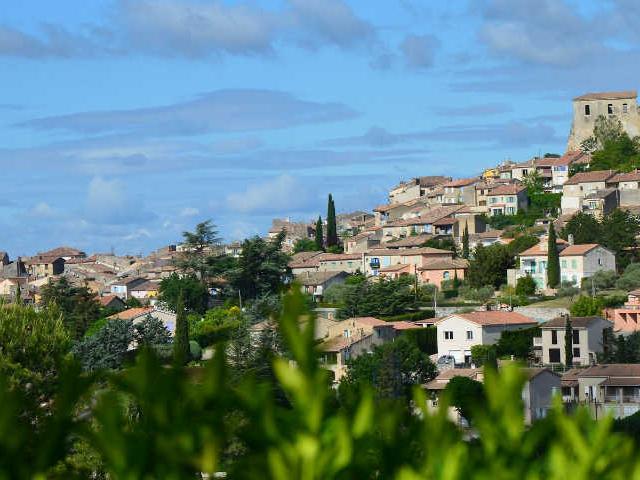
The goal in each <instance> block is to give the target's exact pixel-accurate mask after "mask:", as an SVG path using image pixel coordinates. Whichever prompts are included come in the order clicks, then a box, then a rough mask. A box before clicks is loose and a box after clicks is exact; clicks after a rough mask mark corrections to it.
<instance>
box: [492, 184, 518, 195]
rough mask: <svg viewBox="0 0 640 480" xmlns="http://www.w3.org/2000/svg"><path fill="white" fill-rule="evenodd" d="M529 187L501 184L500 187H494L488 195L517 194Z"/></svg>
mask: <svg viewBox="0 0 640 480" xmlns="http://www.w3.org/2000/svg"><path fill="white" fill-rule="evenodd" d="M526 189H527V188H526V187H524V186H522V185H517V184H506V185H500V186H499V187H495V188H492V189H491V190H489V193H487V196H491V195H517V194H518V193H520V192H522V191H524V190H526Z"/></svg>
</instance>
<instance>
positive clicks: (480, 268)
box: [0, 91, 640, 425]
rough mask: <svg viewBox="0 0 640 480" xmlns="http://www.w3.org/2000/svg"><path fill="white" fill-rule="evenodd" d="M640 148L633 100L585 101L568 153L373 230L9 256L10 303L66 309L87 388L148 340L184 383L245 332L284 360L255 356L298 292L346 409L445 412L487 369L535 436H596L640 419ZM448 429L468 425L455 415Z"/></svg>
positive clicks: (6, 284) (345, 219) (407, 198)
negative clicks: (191, 370)
mask: <svg viewBox="0 0 640 480" xmlns="http://www.w3.org/2000/svg"><path fill="white" fill-rule="evenodd" d="M639 134H640V112H639V107H638V105H637V95H636V92H633V91H629V92H602V93H590V94H585V95H582V96H579V97H577V98H575V99H573V123H572V126H571V129H570V131H569V135H568V142H567V150H566V151H565V152H563V153H558V154H556V153H547V154H544V155H542V156H539V157H534V158H531V159H528V160H523V161H518V162H513V161H507V162H502V163H500V164H498V165H492V166H488V167H487V168H486V169H485V170H484V171H482V172H478V173H477V174H476V175H471V172H470V176H468V177H465V178H453V177H451V176H447V175H425V176H416V177H415V178H411V179H409V180H403V181H401V182H400V183H398V184H397V185H395V186H393V187H392V188H391V189H390V190H389V192H388V201H387V203H385V204H382V205H377V206H375V207H373V208H372V209H371V211H357V212H351V213H336V205H335V203H334V200H333V198H332V196H331V195H329V201H328V207H327V215H326V216H325V217H324V218H322V217H320V218H318V219H313V220H311V221H309V222H306V221H292V220H291V219H276V220H274V221H273V225H272V228H271V229H270V230H269V232H268V234H267V235H265V236H264V237H263V238H260V237H254V238H250V239H245V240H244V241H242V242H240V241H238V242H233V243H230V244H226V245H225V244H222V243H221V242H220V241H219V239H218V237H217V232H216V231H215V227H214V225H213V224H212V223H211V222H203V223H200V224H198V225H197V227H196V229H195V231H194V232H185V233H184V238H183V241H182V242H181V243H179V244H176V245H169V246H166V247H163V248H160V249H158V250H157V251H155V252H153V253H151V254H150V255H148V256H146V257H134V256H124V257H123V256H117V255H114V254H112V253H91V254H87V253H86V252H83V251H80V250H78V249H76V248H72V247H67V246H62V247H56V248H53V249H51V250H48V251H43V252H39V253H37V254H35V255H33V256H30V257H18V258H11V257H10V255H9V254H8V253H5V252H2V254H0V266H1V268H0V295H1V296H2V297H3V298H4V299H5V301H6V302H13V303H20V304H22V305H33V306H35V307H36V309H42V308H50V307H51V306H52V305H55V306H56V308H58V307H59V308H62V310H63V315H64V318H65V323H66V324H68V327H67V328H69V329H70V331H71V332H72V337H73V340H74V345H75V346H74V347H73V352H74V355H76V356H77V357H78V358H79V359H80V360H81V362H82V364H83V366H84V368H85V369H87V370H89V371H92V370H94V369H98V368H103V367H104V366H107V367H109V368H120V367H121V365H122V364H123V362H125V361H126V358H127V356H128V355H131V353H130V352H131V351H135V350H136V349H137V348H138V347H139V346H140V345H146V344H147V343H148V340H147V337H145V336H144V335H147V334H148V331H149V329H150V328H151V326H153V328H155V329H156V330H157V329H160V330H159V331H157V332H156V333H157V335H156V334H154V336H153V339H154V340H153V342H156V341H158V342H159V345H160V346H159V347H158V348H159V349H160V350H159V351H164V352H165V355H166V354H167V348H169V349H171V348H174V347H171V345H177V344H178V343H177V342H178V341H180V342H181V344H182V345H183V346H182V347H180V348H183V349H184V350H183V351H182V353H181V354H180V355H181V356H180V358H181V362H183V363H184V362H186V363H188V362H189V361H192V362H201V361H205V360H207V359H209V358H211V357H212V355H214V352H215V350H216V345H217V344H218V343H219V342H221V341H231V342H232V343H233V342H234V341H237V339H238V338H239V337H238V336H239V335H240V333H238V332H245V333H244V335H245V337H242V338H246V339H247V342H248V344H247V345H248V348H253V349H254V350H255V351H257V352H264V351H271V352H272V354H273V353H276V352H278V347H277V346H275V344H271V343H270V345H271V346H270V347H269V348H266V347H265V348H266V350H264V349H262V347H261V345H262V343H261V342H263V340H264V339H265V338H272V339H273V338H274V337H271V336H270V335H272V334H275V333H277V330H278V323H277V322H276V320H275V319H276V318H277V317H278V312H279V311H280V308H281V303H280V302H281V300H282V299H281V295H282V293H283V292H284V291H287V290H290V289H291V288H292V286H293V288H294V289H295V290H296V291H301V292H302V294H303V296H304V299H305V302H307V306H308V307H309V308H310V309H311V310H312V311H313V313H314V315H315V317H316V323H315V330H314V342H315V348H317V351H318V354H319V357H320V363H321V366H322V368H324V369H325V370H328V371H329V372H330V377H331V385H332V386H333V387H335V388H337V389H344V388H348V386H349V385H354V384H355V383H358V382H359V381H365V380H366V382H367V383H371V384H372V385H373V387H374V388H376V389H378V390H379V389H382V390H384V391H385V392H386V391H387V390H385V389H386V388H387V387H388V385H387V386H383V385H381V384H378V382H380V381H382V380H380V379H381V378H386V377H385V375H390V376H391V377H392V378H394V379H395V380H394V382H399V383H397V388H400V390H393V392H395V393H393V395H400V396H402V395H404V394H405V393H400V392H401V391H402V392H406V391H407V388H409V387H410V386H413V385H420V386H421V387H422V388H423V389H424V391H425V392H427V393H428V398H429V406H430V408H433V409H437V408H438V402H439V398H440V395H441V393H442V392H445V391H447V388H448V385H449V382H450V381H452V380H453V379H458V378H460V377H462V378H464V379H466V380H465V381H468V382H472V385H473V384H476V383H478V382H482V381H483V379H484V369H483V368H482V367H483V366H486V365H489V364H495V365H496V366H497V367H498V368H502V367H503V366H504V365H507V364H510V363H515V364H517V365H519V366H520V368H522V369H523V370H522V371H523V372H524V373H525V376H526V383H525V388H524V390H523V399H524V405H525V412H524V419H525V422H526V423H528V424H530V423H532V422H534V421H535V420H537V419H540V418H543V417H545V416H546V415H547V412H548V411H549V409H551V408H552V399H553V397H554V396H555V395H560V396H561V398H562V400H563V401H564V402H565V404H566V405H567V408H573V407H574V406H577V405H586V406H587V407H588V408H589V409H590V411H591V413H592V415H593V417H594V418H601V417H602V415H603V412H608V413H611V414H613V416H614V417H618V418H623V417H627V416H630V415H632V414H634V413H635V412H637V411H638V410H640V400H639V399H640V323H639V322H640V263H638V260H639V252H638V248H639V244H638V238H639V235H640V170H638V167H640V142H639V140H638V138H639V137H638V135H639ZM424 173H429V172H424ZM69 299H72V301H69ZM186 314H188V321H187V320H186V317H185V315H186ZM116 326H117V328H121V329H123V330H122V331H127V332H129V333H127V334H122V335H124V336H122V335H121V333H117V332H116V331H115V330H114V329H115V328H116ZM156 330H154V331H156ZM140 332H142V333H140ZM145 332H147V333H145ZM158 332H159V333H158ZM185 332H186V333H185ZM143 334H144V335H143ZM117 335H120V336H117ZM115 338H118V339H120V340H118V341H115V340H114V339H115ZM157 339H160V340H157ZM153 342H152V343H153ZM154 345H155V344H154ZM400 348H403V349H408V350H402V351H401V350H398V349H400ZM163 349H164V350H163ZM256 349H257V350H256ZM175 351H176V350H175V348H174V352H175ZM97 352H98V353H97ZM128 352H129V353H128ZM406 352H413V353H411V355H413V356H411V357H410V358H412V359H413V360H411V361H409V360H407V362H404V363H402V365H403V366H402V367H401V368H400V370H398V371H396V370H393V371H389V369H390V368H391V366H390V364H389V361H387V360H385V358H387V356H388V355H392V357H393V358H397V355H405V354H406V355H408V354H407V353H406ZM365 354H366V355H365ZM248 358H253V357H251V355H249V356H248V357H246V358H243V359H242V360H230V361H231V364H232V365H236V366H238V365H240V363H241V362H242V361H245V360H246V361H249V360H247V359H248ZM403 358H404V357H403ZM251 361H254V362H257V365H262V366H264V362H265V360H264V358H262V357H260V358H253V360H251ZM234 362H235V363H234ZM261 362H262V363H261ZM367 362H373V363H372V364H369V363H367ZM365 364H366V365H367V366H366V368H365V367H364V366H363V365H365ZM238 368H239V367H238ZM251 368H258V367H256V366H255V365H254V366H253V367H251ZM394 368H395V367H394ZM403 369H405V370H403ZM364 371H367V372H369V371H372V372H377V373H375V375H374V377H371V378H368V377H367V378H366V379H364V380H363V378H360V377H359V375H362V372H364ZM381 372H385V373H384V375H383V374H382V373H381ZM394 372H395V373H394ZM456 382H457V380H456ZM454 383H455V382H454ZM385 385H386V384H385ZM400 386H401V387H400ZM394 388H396V387H394ZM382 390H379V391H382ZM450 413H451V415H452V418H454V419H455V421H456V422H458V423H459V424H460V425H468V423H465V422H467V419H466V418H465V414H466V413H467V412H465V410H464V408H463V407H461V406H460V405H457V408H452V409H451V412H450Z"/></svg>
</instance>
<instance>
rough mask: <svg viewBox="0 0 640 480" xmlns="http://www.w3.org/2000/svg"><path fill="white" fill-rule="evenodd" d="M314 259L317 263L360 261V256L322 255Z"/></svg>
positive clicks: (349, 254)
mask: <svg viewBox="0 0 640 480" xmlns="http://www.w3.org/2000/svg"><path fill="white" fill-rule="evenodd" d="M316 258H317V259H318V262H337V261H341V260H360V259H362V255H361V254H359V253H323V254H320V255H319V256H318V257H316Z"/></svg>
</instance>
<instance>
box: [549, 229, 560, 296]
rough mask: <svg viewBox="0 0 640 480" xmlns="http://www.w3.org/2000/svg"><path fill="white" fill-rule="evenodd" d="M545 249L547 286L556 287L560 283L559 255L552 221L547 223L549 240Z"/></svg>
mask: <svg viewBox="0 0 640 480" xmlns="http://www.w3.org/2000/svg"><path fill="white" fill-rule="evenodd" d="M548 242H549V243H548V251H547V287H549V288H556V287H557V286H558V285H560V257H559V255H558V247H557V246H556V230H555V228H553V223H550V224H549V240H548Z"/></svg>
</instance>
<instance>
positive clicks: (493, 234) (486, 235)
mask: <svg viewBox="0 0 640 480" xmlns="http://www.w3.org/2000/svg"><path fill="white" fill-rule="evenodd" d="M503 233H504V230H489V231H487V232H481V233H476V234H475V236H476V237H478V238H500V236H501V235H502V234H503Z"/></svg>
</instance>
